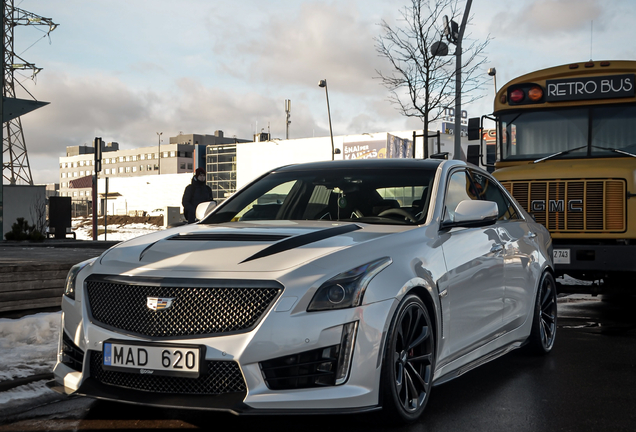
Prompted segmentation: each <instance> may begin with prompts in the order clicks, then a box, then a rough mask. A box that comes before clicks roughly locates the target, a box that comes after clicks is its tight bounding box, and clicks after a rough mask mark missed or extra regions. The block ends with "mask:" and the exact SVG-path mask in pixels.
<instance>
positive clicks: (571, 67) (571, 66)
mask: <svg viewBox="0 0 636 432" xmlns="http://www.w3.org/2000/svg"><path fill="white" fill-rule="evenodd" d="M578 68H579V65H578V64H577V63H572V64H571V65H570V69H578Z"/></svg>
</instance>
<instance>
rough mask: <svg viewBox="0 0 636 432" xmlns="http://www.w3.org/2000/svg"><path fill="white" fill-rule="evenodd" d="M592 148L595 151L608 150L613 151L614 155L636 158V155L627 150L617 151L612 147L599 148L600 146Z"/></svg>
mask: <svg viewBox="0 0 636 432" xmlns="http://www.w3.org/2000/svg"><path fill="white" fill-rule="evenodd" d="M592 147H594V148H595V149H601V150H608V151H613V152H614V153H620V154H624V155H627V156H631V157H636V155H635V154H633V153H630V152H626V151H625V150H619V149H615V148H611V147H599V146H595V145H593V146H592ZM630 147H631V146H630Z"/></svg>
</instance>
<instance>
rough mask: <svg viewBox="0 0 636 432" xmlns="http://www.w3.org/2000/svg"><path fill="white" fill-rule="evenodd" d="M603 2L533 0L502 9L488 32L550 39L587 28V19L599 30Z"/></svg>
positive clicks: (604, 20) (602, 16) (603, 17)
mask: <svg viewBox="0 0 636 432" xmlns="http://www.w3.org/2000/svg"><path fill="white" fill-rule="evenodd" d="M606 6H607V3H604V2H601V0H534V1H530V2H527V3H526V4H525V5H524V6H523V7H522V8H521V9H519V10H517V11H514V10H506V11H505V12H500V13H498V14H496V15H495V16H494V18H493V20H492V28H491V33H493V34H502V35H514V36H515V37H517V38H518V37H520V35H521V34H525V35H530V36H532V37H534V38H539V39H542V38H551V37H554V36H555V35H564V34H572V33H573V32H579V31H586V32H589V30H590V22H592V21H594V26H595V27H597V28H598V29H599V30H600V29H602V28H604V27H605V25H606V18H607V17H606V11H607V7H606Z"/></svg>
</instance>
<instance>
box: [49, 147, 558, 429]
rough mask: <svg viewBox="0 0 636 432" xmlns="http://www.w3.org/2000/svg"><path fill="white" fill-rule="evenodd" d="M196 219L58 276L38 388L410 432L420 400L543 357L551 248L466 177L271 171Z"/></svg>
mask: <svg viewBox="0 0 636 432" xmlns="http://www.w3.org/2000/svg"><path fill="white" fill-rule="evenodd" d="M205 207H206V204H202V205H200V206H199V209H198V210H200V211H203V212H204V213H205V211H206V209H205ZM210 207H211V206H210ZM201 219H202V220H201V221H200V222H199V223H197V224H192V225H187V226H180V227H178V228H173V229H168V230H165V231H161V232H157V233H153V234H149V235H145V236H142V237H138V238H135V239H133V240H129V241H127V242H124V243H121V244H119V245H117V246H115V247H113V248H111V249H109V250H107V251H106V252H104V253H103V254H102V255H101V256H100V257H98V258H96V259H93V260H89V261H85V262H83V263H80V264H78V265H76V266H75V267H73V268H72V269H71V271H70V272H69V275H68V278H67V281H66V288H65V294H64V297H63V302H62V310H63V331H61V332H60V342H59V352H58V361H57V364H56V366H55V370H54V373H55V381H53V382H51V383H50V384H49V385H50V386H51V387H52V388H54V389H56V390H58V391H60V392H64V393H67V394H76V395H86V396H90V397H94V398H101V399H108V400H115V401H121V402H128V403H134V404H144V405H154V406H161V407H183V408H191V409H206V410H222V411H228V412H232V413H236V414H260V413H263V414H271V413H276V414H280V413H294V414H299V413H336V412H338V413H350V412H365V411H371V410H376V409H380V408H383V409H384V410H386V412H387V413H388V414H389V415H391V416H392V417H394V418H395V419H396V420H399V421H403V422H410V421H414V420H415V419H417V418H418V417H419V416H420V415H421V414H422V411H423V410H424V407H425V406H426V403H427V401H428V398H429V395H430V393H431V389H432V387H433V386H435V385H437V384H440V383H443V382H445V381H448V380H450V379H453V378H455V377H458V376H459V375H462V374H463V373H465V372H467V371H469V370H471V369H473V368H475V367H477V366H479V365H481V364H483V363H485V362H487V361H490V360H492V359H495V358H497V357H498V356H501V355H503V354H505V353H507V352H509V351H511V350H513V349H515V348H519V347H521V346H523V345H526V344H527V345H528V348H529V351H535V352H539V353H547V352H549V351H550V350H551V349H552V346H553V343H554V340H555V331H556V318H557V304H556V286H555V281H554V278H553V276H552V272H553V264H552V243H551V239H550V235H549V233H548V231H547V230H546V229H545V228H544V227H543V226H542V225H540V224H538V223H536V222H534V220H533V218H532V217H531V216H530V215H529V214H527V213H526V212H525V211H524V210H523V208H522V207H521V206H520V205H519V204H518V203H517V202H516V201H515V200H514V199H513V198H512V197H511V196H510V194H508V192H507V191H506V190H505V189H504V188H503V187H502V186H501V185H500V184H499V183H498V182H497V181H496V180H495V179H494V178H493V177H491V176H490V175H489V174H488V173H487V172H485V171H483V170H481V169H479V168H477V167H474V166H472V165H468V164H465V163H463V162H459V161H440V160H412V159H407V160H405V159H388V160H356V161H336V162H318V163H310V164H302V165H291V166H285V167H282V168H279V169H275V170H273V171H271V172H268V173H266V174H264V175H263V176H261V177H260V178H258V179H257V180H255V181H254V182H252V183H251V184H249V185H247V186H246V187H244V188H242V189H241V190H239V191H238V192H237V193H236V194H234V195H233V196H232V197H231V198H230V199H228V200H227V201H225V202H223V203H222V204H221V205H219V206H218V207H216V208H214V210H212V212H211V213H209V214H207V215H206V214H203V215H201Z"/></svg>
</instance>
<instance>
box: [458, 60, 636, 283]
mask: <svg viewBox="0 0 636 432" xmlns="http://www.w3.org/2000/svg"><path fill="white" fill-rule="evenodd" d="M635 75H636V61H613V60H611V61H589V62H583V63H573V64H567V65H563V66H557V67H552V68H548V69H543V70H539V71H535V72H532V73H529V74H526V75H523V76H521V77H519V78H515V79H513V80H512V81H510V82H508V83H507V84H505V85H504V86H503V87H502V88H501V89H500V90H499V91H498V92H497V95H496V97H495V103H494V112H493V114H492V116H485V117H488V118H491V119H493V120H495V122H496V130H497V133H496V135H497V161H496V163H495V171H494V176H495V177H496V178H497V179H498V180H499V181H501V182H502V184H503V185H504V186H505V187H506V188H507V189H508V191H509V192H510V193H511V194H512V195H513V196H514V197H515V198H516V199H517V201H519V203H520V204H521V205H522V206H523V207H524V208H525V209H526V210H527V211H528V212H529V213H530V214H532V215H533V216H534V218H535V219H536V220H537V221H538V222H541V223H542V224H543V225H545V226H546V227H547V228H548V229H549V230H550V233H551V234H552V238H553V245H554V261H555V269H556V271H557V273H558V274H557V276H563V275H564V274H567V275H569V276H571V277H573V278H575V279H578V280H583V281H586V283H578V284H574V285H566V284H565V283H563V284H560V290H561V292H588V293H610V292H617V291H625V290H627V291H631V292H632V293H636V285H635V284H634V281H636V95H635V91H634V90H635V88H636V80H635ZM481 124H483V117H482V122H481ZM481 124H480V121H479V119H473V120H472V121H471V124H470V125H469V129H471V132H472V133H471V136H475V134H479V129H477V132H476V133H475V132H474V131H475V128H480V127H481ZM478 136H479V135H478ZM482 147H483V145H482ZM483 153H484V152H482V154H483ZM565 279H566V280H568V281H569V278H567V277H566V278H565ZM590 282H591V283H590Z"/></svg>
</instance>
